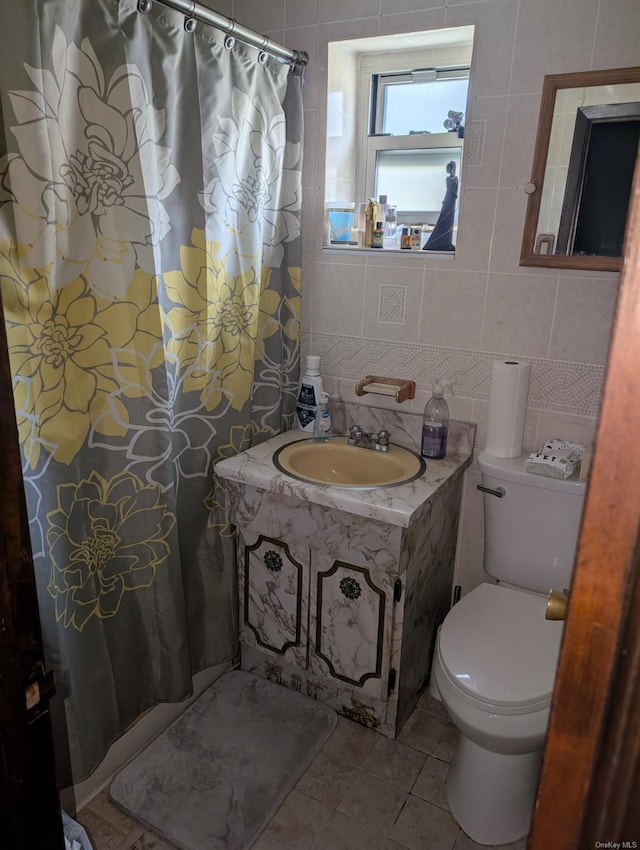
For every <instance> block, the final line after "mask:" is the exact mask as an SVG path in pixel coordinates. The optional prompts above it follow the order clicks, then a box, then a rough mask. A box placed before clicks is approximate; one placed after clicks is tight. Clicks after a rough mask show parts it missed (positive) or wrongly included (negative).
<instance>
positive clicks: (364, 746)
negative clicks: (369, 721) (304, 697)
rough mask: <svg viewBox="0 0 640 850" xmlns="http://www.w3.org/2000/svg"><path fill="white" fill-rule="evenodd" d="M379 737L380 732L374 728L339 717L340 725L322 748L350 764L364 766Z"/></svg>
mask: <svg viewBox="0 0 640 850" xmlns="http://www.w3.org/2000/svg"><path fill="white" fill-rule="evenodd" d="M378 737H379V735H378V733H377V732H374V731H373V729H367V728H366V727H365V726H358V724H357V723H352V722H351V721H350V720H345V718H344V717H338V725H337V726H336V728H335V729H334V731H333V733H332V735H331V737H330V738H329V740H328V741H327V743H326V744H325V745H324V747H323V748H322V749H323V752H325V753H328V754H329V755H333V756H337V757H338V758H341V759H344V761H347V762H349V763H350V764H356V765H358V766H362V764H363V763H364V762H365V761H366V759H367V756H368V755H369V753H370V752H371V750H372V749H373V746H374V744H375V743H376V741H377V740H378Z"/></svg>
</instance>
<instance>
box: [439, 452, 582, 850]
mask: <svg viewBox="0 0 640 850" xmlns="http://www.w3.org/2000/svg"><path fill="white" fill-rule="evenodd" d="M526 460H527V459H526V457H524V456H522V457H517V458H500V457H495V456H492V455H490V454H488V453H487V452H485V451H482V452H480V454H479V455H478V468H479V469H480V477H481V480H482V485H481V486H480V489H481V490H482V492H483V503H484V562H483V567H484V571H485V572H486V573H487V575H489V576H491V577H492V578H494V579H497V580H498V582H500V583H499V584H488V583H487V584H481V585H480V586H479V587H476V588H475V589H474V590H472V591H471V592H470V593H468V594H467V595H466V596H463V597H462V599H461V600H460V601H459V602H458V603H457V604H456V605H454V607H453V608H452V609H451V611H449V613H448V614H447V616H446V618H445V620H444V622H443V624H442V625H441V627H440V630H439V633H438V638H437V641H436V651H435V654H434V659H433V665H432V676H431V690H432V693H434V696H438V697H439V698H440V699H442V701H443V702H444V705H445V708H446V709H447V711H448V713H449V716H450V717H451V719H452V721H453V722H454V723H455V724H456V726H457V727H458V729H459V730H460V740H459V743H458V747H457V749H456V752H455V755H454V758H453V762H452V764H451V767H450V769H449V772H448V777H447V796H448V798H449V805H450V807H451V811H452V813H453V816H454V817H455V818H456V820H457V821H458V823H459V824H460V826H461V827H462V829H463V830H464V831H465V832H466V833H467V834H468V835H469V836H470V837H471V838H472V839H473V840H474V841H476V842H477V843H478V844H506V843H508V842H510V841H516V840H517V839H518V838H521V837H522V836H523V835H526V834H527V832H528V831H529V826H530V822H531V814H532V812H533V805H534V801H535V794H536V788H537V784H538V776H539V773H540V762H541V758H542V749H543V746H544V740H545V735H546V730H547V723H548V720H549V706H550V703H551V691H552V689H553V682H554V679H555V669H556V664H557V659H558V650H559V648H560V639H561V636H562V626H563V623H562V622H561V621H558V620H546V619H545V607H546V596H547V594H548V593H549V590H550V589H551V588H564V587H568V586H569V584H570V581H571V571H572V567H573V558H574V554H575V548H576V541H577V538H578V530H579V527H580V517H581V513H582V505H583V501H584V489H585V487H584V482H583V481H579V480H577V479H575V478H574V479H573V480H571V479H566V480H564V479H563V480H561V479H556V478H549V477H544V476H541V475H532V474H531V473H529V472H527V471H526Z"/></svg>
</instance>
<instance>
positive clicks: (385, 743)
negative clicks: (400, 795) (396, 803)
mask: <svg viewBox="0 0 640 850" xmlns="http://www.w3.org/2000/svg"><path fill="white" fill-rule="evenodd" d="M424 762H425V756H424V753H421V752H419V751H418V750H415V749H414V748H413V747H409V746H407V745H406V744H403V743H402V742H401V741H394V740H391V739H389V738H382V737H380V738H378V740H377V741H376V743H375V745H374V747H373V749H372V750H371V752H370V753H369V757H368V758H367V760H366V761H365V763H364V766H363V767H364V770H366V771H368V772H369V773H373V774H374V775H375V776H377V777H378V778H379V779H384V780H385V781H386V782H390V783H391V784H392V785H395V786H396V787H397V788H400V789H401V790H403V791H410V790H411V787H412V785H413V783H414V782H415V780H416V777H417V776H418V774H419V773H420V770H421V768H422V765H423V764H424Z"/></svg>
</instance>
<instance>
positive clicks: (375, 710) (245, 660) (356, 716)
mask: <svg viewBox="0 0 640 850" xmlns="http://www.w3.org/2000/svg"><path fill="white" fill-rule="evenodd" d="M241 668H242V670H246V671H248V672H249V673H254V674H255V675H256V676H261V677H262V678H266V679H270V680H271V681H273V682H276V683H277V684H279V685H281V686H282V687H284V688H291V689H292V690H295V691H298V693H301V694H305V695H306V696H308V697H309V698H310V699H317V700H320V701H321V702H323V703H324V704H325V705H329V706H331V708H333V709H334V710H335V711H336V712H337V713H338V714H340V715H342V716H343V717H346V718H348V719H349V720H352V721H353V722H354V723H359V724H360V725H361V726H367V727H368V728H370V729H375V730H376V731H378V732H380V734H381V735H385V736H386V737H388V738H393V737H395V718H391V719H390V720H389V719H388V711H387V700H386V698H385V699H377V698H376V697H374V696H372V695H371V694H364V693H362V692H361V690H360V689H358V691H357V692H356V689H355V688H353V687H352V686H351V685H349V684H347V683H346V682H340V681H339V680H337V679H333V680H331V679H327V678H326V677H325V676H320V675H318V674H316V673H314V672H313V671H311V670H300V669H299V668H297V667H295V666H294V665H292V664H289V663H288V662H287V661H286V660H284V659H282V660H280V659H278V660H274V659H273V658H269V657H268V656H267V655H265V654H264V653H263V652H261V651H260V650H259V649H256V648H254V647H251V646H246V647H245V646H243V648H242V657H241Z"/></svg>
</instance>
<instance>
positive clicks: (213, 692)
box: [109, 670, 336, 850]
mask: <svg viewBox="0 0 640 850" xmlns="http://www.w3.org/2000/svg"><path fill="white" fill-rule="evenodd" d="M335 725H336V714H335V712H334V711H333V710H332V709H330V708H327V706H325V705H322V704H321V703H319V702H315V701H314V700H312V699H309V697H306V696H303V695H302V694H299V693H297V692H296V691H291V690H287V689H286V688H283V687H281V686H280V685H276V684H275V683H274V682H270V681H268V680H265V679H260V678H258V677H257V676H254V675H253V674H251V673H245V672H243V671H241V670H234V671H232V672H230V673H225V674H224V675H223V676H221V677H220V678H219V679H217V680H216V681H215V682H214V683H213V685H211V687H209V688H207V690H206V691H205V692H204V693H203V694H202V695H201V696H200V697H199V698H198V699H197V700H196V701H195V702H194V703H193V704H192V705H191V706H190V707H189V708H188V709H187V710H186V711H185V712H184V714H182V715H181V716H180V717H179V718H178V719H177V720H175V721H174V723H172V724H171V726H169V727H168V728H167V729H165V730H164V732H162V733H161V734H160V735H158V737H157V738H155V739H154V740H153V741H152V742H151V743H150V744H149V745H148V746H147V747H146V748H145V749H144V750H143V751H142V752H141V753H139V754H138V755H137V756H136V757H135V758H134V759H133V760H132V761H130V762H129V764H127V765H125V767H124V768H122V770H121V771H120V772H119V773H118V774H116V776H115V777H114V779H113V780H112V782H111V786H110V788H109V793H110V796H111V799H112V800H113V802H114V803H115V804H116V805H117V806H119V807H120V808H121V809H124V811H125V812H127V814H129V815H131V816H132V817H133V818H135V819H137V820H138V821H140V822H141V823H143V824H144V825H145V826H147V828H149V829H151V830H152V831H153V832H155V833H156V834H158V835H160V836H162V837H163V838H165V839H166V840H167V841H169V842H171V843H172V844H174V845H175V846H176V847H179V848H182V850H246V848H249V847H251V845H252V844H253V842H254V841H255V840H256V838H257V837H258V835H259V834H260V832H261V831H262V829H263V828H264V826H265V825H266V824H267V822H268V821H269V820H270V819H271V817H272V816H273V814H274V813H275V812H276V810H277V809H278V807H279V806H280V804H281V803H282V802H283V800H284V798H285V797H286V796H287V794H288V793H289V791H290V790H291V789H292V788H293V786H294V785H295V783H296V782H297V781H298V779H299V778H300V777H301V776H302V774H303V773H304V772H305V770H306V769H307V768H308V767H309V765H310V764H311V762H312V761H313V759H314V758H315V756H316V755H317V754H318V752H319V751H320V749H321V747H322V745H323V744H324V743H325V741H326V740H327V738H328V737H329V735H330V734H331V732H332V731H333V729H334V728H335Z"/></svg>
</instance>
